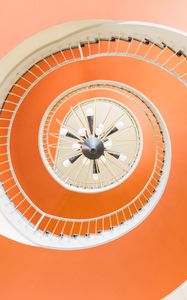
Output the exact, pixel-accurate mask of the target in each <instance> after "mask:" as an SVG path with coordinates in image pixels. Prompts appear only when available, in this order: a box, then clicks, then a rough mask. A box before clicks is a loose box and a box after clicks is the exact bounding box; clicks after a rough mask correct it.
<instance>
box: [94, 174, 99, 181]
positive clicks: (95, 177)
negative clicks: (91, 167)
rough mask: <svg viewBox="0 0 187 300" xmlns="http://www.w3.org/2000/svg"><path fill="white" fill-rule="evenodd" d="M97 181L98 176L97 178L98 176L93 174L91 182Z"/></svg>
mask: <svg viewBox="0 0 187 300" xmlns="http://www.w3.org/2000/svg"><path fill="white" fill-rule="evenodd" d="M98 179H99V176H98V174H95V173H94V174H93V180H95V181H98Z"/></svg>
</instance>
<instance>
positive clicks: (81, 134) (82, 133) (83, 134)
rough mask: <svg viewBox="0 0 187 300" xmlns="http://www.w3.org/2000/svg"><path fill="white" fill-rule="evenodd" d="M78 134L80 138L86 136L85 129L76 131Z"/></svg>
mask: <svg viewBox="0 0 187 300" xmlns="http://www.w3.org/2000/svg"><path fill="white" fill-rule="evenodd" d="M78 134H79V135H80V136H85V135H86V128H80V129H79V130H78Z"/></svg>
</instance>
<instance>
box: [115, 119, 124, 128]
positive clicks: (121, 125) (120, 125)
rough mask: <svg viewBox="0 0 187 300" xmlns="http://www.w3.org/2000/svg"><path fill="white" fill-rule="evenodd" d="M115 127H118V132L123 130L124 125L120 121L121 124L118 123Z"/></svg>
mask: <svg viewBox="0 0 187 300" xmlns="http://www.w3.org/2000/svg"><path fill="white" fill-rule="evenodd" d="M115 127H116V128H117V129H118V130H120V129H122V128H123V127H124V123H123V122H121V121H120V122H118V123H116V125H115Z"/></svg>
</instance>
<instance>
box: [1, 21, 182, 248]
mask: <svg viewBox="0 0 187 300" xmlns="http://www.w3.org/2000/svg"><path fill="white" fill-rule="evenodd" d="M186 55H187V48H186V35H185V34H184V33H181V32H179V31H176V30H173V29H170V28H167V27H164V26H158V25H154V24H148V23H141V22H123V21H107V20H102V21H101V20H99V21H98V20H97V21H77V22H72V23H67V24H63V25H59V26H56V27H53V28H50V29H47V30H46V31H43V32H41V33H39V34H37V35H35V36H33V37H31V38H30V39H28V40H26V41H25V42H24V43H22V44H21V45H20V46H18V47H17V48H15V49H14V50H13V51H12V52H11V53H9V54H8V55H7V56H6V57H5V58H4V59H3V60H2V61H1V64H0V66H1V67H0V94H1V117H0V131H1V134H0V139H1V143H0V176H1V177H0V180H1V186H0V192H1V195H0V197H1V199H0V224H1V226H0V227H1V234H2V235H5V236H7V237H9V238H11V239H14V240H17V241H19V242H22V243H25V244H29V245H34V246H40V247H48V248H55V249H81V248H88V247H93V246H97V245H100V244H103V243H107V242H109V241H111V240H113V239H115V238H118V237H120V236H122V235H124V234H126V233H128V232H129V231H130V230H132V229H134V228H135V227H136V226H138V225H140V224H141V223H142V222H143V221H144V220H145V219H146V218H147V217H148V215H149V214H150V213H151V211H152V210H153V209H154V207H155V206H156V204H157V203H158V201H162V195H163V192H164V190H165V188H166V189H167V186H166V184H167V180H168V177H169V173H170V167H171V141H170V128H171V126H175V124H173V125H171V121H170V117H171V115H170V114H171V111H172V99H179V97H180V96H181V97H183V91H185V90H186V85H187V60H186ZM149 80H150V81H151V82H152V83H153V84H152V87H151V88H150V87H149ZM166 89H167V91H168V94H166ZM146 92H147V93H146ZM168 108H169V109H168ZM172 113H176V119H175V120H177V116H178V115H177V113H178V112H177V111H172ZM173 117H175V116H173ZM172 148H173V145H172Z"/></svg>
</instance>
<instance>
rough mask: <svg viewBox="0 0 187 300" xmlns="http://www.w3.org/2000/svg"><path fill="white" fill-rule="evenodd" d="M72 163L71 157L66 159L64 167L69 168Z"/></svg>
mask: <svg viewBox="0 0 187 300" xmlns="http://www.w3.org/2000/svg"><path fill="white" fill-rule="evenodd" d="M70 165H71V162H70V161H69V159H66V160H65V161H64V162H63V166H64V168H68V167H69V166H70Z"/></svg>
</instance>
